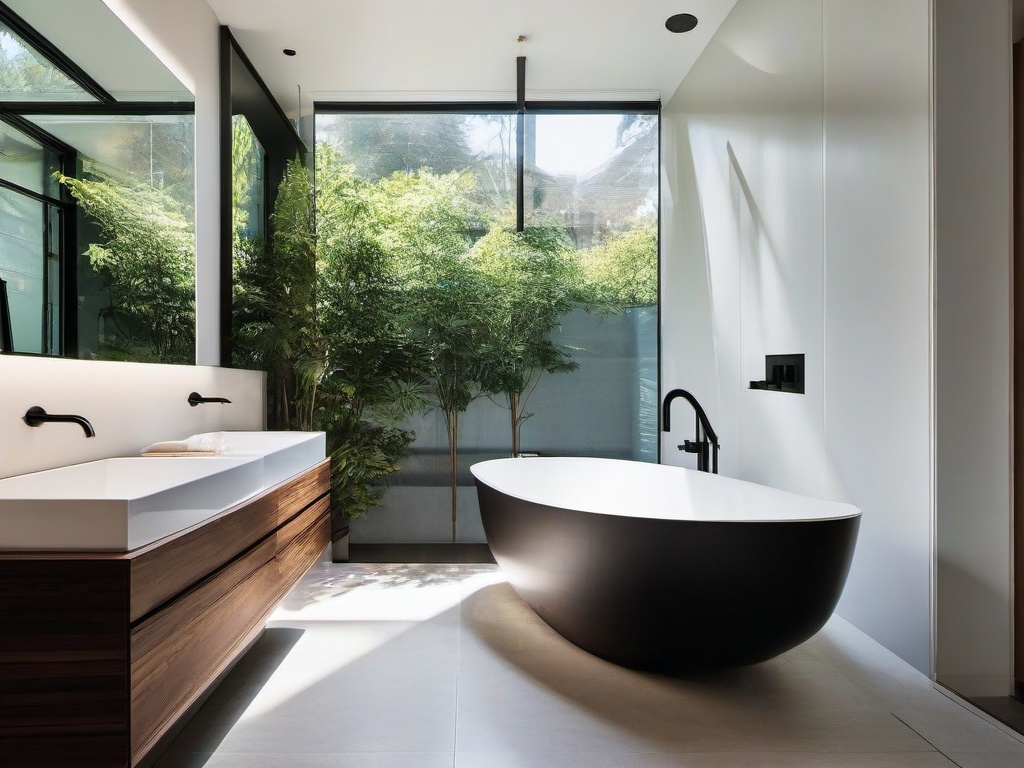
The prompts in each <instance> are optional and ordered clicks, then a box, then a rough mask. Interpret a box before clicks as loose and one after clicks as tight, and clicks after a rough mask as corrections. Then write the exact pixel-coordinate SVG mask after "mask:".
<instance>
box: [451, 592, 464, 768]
mask: <svg viewBox="0 0 1024 768" xmlns="http://www.w3.org/2000/svg"><path fill="white" fill-rule="evenodd" d="M458 585H459V607H458V610H457V611H456V612H455V728H453V729H452V768H456V764H457V762H458V752H457V749H458V745H459V670H460V669H462V598H463V593H464V592H465V589H464V586H463V583H462V580H459V582H458Z"/></svg>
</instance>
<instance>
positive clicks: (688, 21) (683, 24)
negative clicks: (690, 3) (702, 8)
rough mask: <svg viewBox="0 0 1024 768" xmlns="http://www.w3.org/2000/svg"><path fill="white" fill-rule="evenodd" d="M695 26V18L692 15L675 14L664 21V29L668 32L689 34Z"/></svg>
mask: <svg viewBox="0 0 1024 768" xmlns="http://www.w3.org/2000/svg"><path fill="white" fill-rule="evenodd" d="M696 26H697V17H696V16H694V15H693V14H692V13H677V14H676V15H675V16H669V17H668V19H667V20H666V21H665V29H667V30H668V31H669V32H676V33H680V32H689V31H690V30H691V29H693V28H694V27H696Z"/></svg>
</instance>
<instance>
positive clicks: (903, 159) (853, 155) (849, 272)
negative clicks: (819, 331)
mask: <svg viewBox="0 0 1024 768" xmlns="http://www.w3.org/2000/svg"><path fill="white" fill-rule="evenodd" d="M824 6H825V147H826V152H825V233H826V236H825V284H824V291H825V434H826V451H827V453H828V468H829V472H830V476H829V477H828V485H827V487H826V489H825V494H826V495H827V496H830V497H832V498H841V499H845V500H849V501H851V502H853V503H855V504H857V505H858V506H860V507H861V508H862V509H863V510H864V516H863V520H862V525H861V532H860V540H859V542H858V545H857V555H856V559H855V561H854V567H853V570H852V572H851V574H850V580H849V582H848V584H847V587H846V592H845V594H844V596H843V600H842V602H841V603H840V604H839V609H838V610H839V613H840V614H841V615H843V616H844V617H845V618H847V619H849V620H850V621H851V622H853V623H854V624H855V625H857V626H858V627H860V628H861V629H862V630H864V631H865V632H867V633H868V634H869V635H871V636H872V637H874V638H875V639H877V640H879V641H880V642H881V643H882V644H883V645H885V646H887V647H888V648H890V649H891V650H893V651H895V652H896V653H897V654H899V655H900V656H902V657H903V658H904V659H906V660H908V661H910V662H911V663H912V664H914V666H916V667H917V668H918V669H920V670H921V671H922V672H925V673H930V672H931V659H930V656H931V653H930V646H931V610H930V602H931V599H930V576H931V573H930V569H931V566H930V563H931V516H932V511H931V498H930V494H931V490H930V489H931V438H930V432H931V429H930V420H931V396H930V387H931V383H930V367H931V360H930V352H929V350H930V344H931V342H930V331H929V318H930V237H929V233H930V193H929V188H930V165H931V162H930V139H929V135H930V117H929V113H930V97H929V85H928V78H929V55H930V54H929V50H930V49H929V46H930V41H929V2H928V0H896V1H895V2H894V0H858V2H849V0H825V3H824Z"/></svg>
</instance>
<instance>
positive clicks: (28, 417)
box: [22, 405, 96, 437]
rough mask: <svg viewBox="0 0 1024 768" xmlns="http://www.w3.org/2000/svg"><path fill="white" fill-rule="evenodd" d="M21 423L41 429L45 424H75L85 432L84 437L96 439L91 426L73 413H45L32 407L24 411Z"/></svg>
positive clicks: (36, 407)
mask: <svg viewBox="0 0 1024 768" xmlns="http://www.w3.org/2000/svg"><path fill="white" fill-rule="evenodd" d="M22 421H24V422H25V423H26V424H28V425H29V426H30V427H41V426H42V425H43V424H46V423H47V422H57V423H62V422H63V423H70V424H77V425H78V426H80V427H81V428H82V431H83V432H85V436H86V437H96V430H95V429H93V428H92V424H90V423H89V420H88V419H87V418H85V417H84V416H78V415H76V414H73V413H47V412H46V411H45V410H43V409H42V408H40V407H39V406H38V405H33V406H32V407H31V408H29V409H28V410H27V411H25V415H24V416H23V417H22Z"/></svg>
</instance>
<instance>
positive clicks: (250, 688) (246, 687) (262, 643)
mask: <svg viewBox="0 0 1024 768" xmlns="http://www.w3.org/2000/svg"><path fill="white" fill-rule="evenodd" d="M303 634H305V630H304V629H295V628H291V627H271V628H268V629H265V630H264V631H263V634H261V635H260V636H259V637H258V638H257V639H256V642H254V643H253V644H252V645H251V646H250V648H249V650H248V651H246V652H245V654H243V655H242V657H241V658H240V659H239V660H238V663H236V664H235V666H234V667H233V668H232V669H231V671H230V672H228V674H227V675H226V676H225V677H224V678H223V679H222V680H221V681H220V683H219V684H217V686H216V688H214V690H213V692H212V693H211V694H210V696H209V697H207V699H206V700H205V701H204V702H203V703H202V705H201V706H200V707H199V708H198V709H196V710H195V711H193V712H192V713H191V715H190V716H188V717H187V718H186V719H185V721H184V726H183V727H180V728H179V730H178V733H177V736H176V737H175V738H174V739H172V740H171V741H170V742H169V743H167V744H164V745H161V746H160V747H159V753H160V754H162V755H163V757H162V758H161V759H159V760H157V761H156V762H153V758H152V757H151V758H149V760H148V762H147V764H148V765H151V766H153V768H171V766H173V768H186V765H187V768H200V766H203V765H205V764H206V762H207V761H208V760H209V758H210V755H208V754H205V753H204V754H190V755H188V761H187V762H183V761H182V756H181V755H174V754H173V753H174V752H175V745H176V744H177V743H178V742H179V741H181V739H182V737H183V736H184V734H185V732H186V731H188V730H189V728H190V727H193V723H194V724H195V725H196V726H201V727H203V728H204V730H205V731H206V733H205V734H204V736H205V739H204V741H205V743H206V744H208V745H209V750H208V751H209V752H213V751H214V750H215V749H216V747H217V745H218V744H220V743H221V741H223V740H224V737H225V736H227V734H228V732H229V731H230V730H231V728H232V727H233V726H234V725H235V723H237V722H238V719H239V718H240V717H241V716H242V715H243V714H244V712H245V710H246V709H247V708H248V707H249V705H250V704H251V703H252V700H253V699H254V698H256V695H257V694H258V693H259V692H260V690H261V689H262V688H263V686H264V685H266V683H267V681H268V680H270V677H271V675H273V674H274V672H275V671H276V670H277V668H278V667H279V666H280V665H281V662H282V661H284V658H285V657H286V656H287V655H288V654H289V653H290V652H291V650H292V648H294V647H295V644H296V643H297V642H298V641H299V638H301V637H302V635H303ZM210 713H216V714H215V715H214V716H210Z"/></svg>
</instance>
